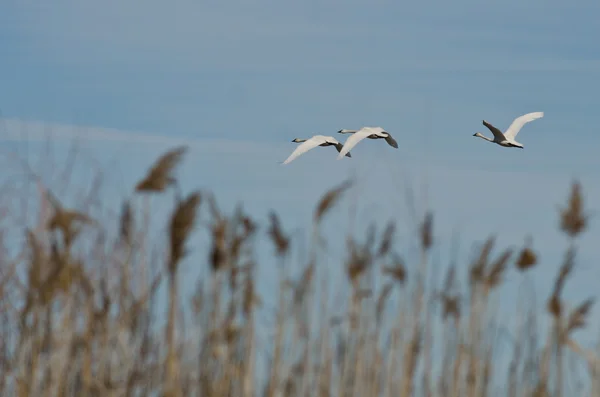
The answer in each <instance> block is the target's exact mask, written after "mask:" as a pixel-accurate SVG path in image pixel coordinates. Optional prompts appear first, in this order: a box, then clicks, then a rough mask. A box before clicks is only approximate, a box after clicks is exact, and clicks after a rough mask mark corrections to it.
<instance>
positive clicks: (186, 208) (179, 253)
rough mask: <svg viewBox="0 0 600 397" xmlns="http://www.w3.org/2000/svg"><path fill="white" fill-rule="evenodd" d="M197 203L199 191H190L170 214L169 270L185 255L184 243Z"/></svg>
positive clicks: (190, 229)
mask: <svg viewBox="0 0 600 397" xmlns="http://www.w3.org/2000/svg"><path fill="white" fill-rule="evenodd" d="M199 204H200V193H199V192H194V193H191V194H190V195H189V196H188V197H187V199H185V200H183V201H182V202H180V203H179V204H178V205H177V208H175V211H174V213H173V215H172V216H171V228H170V238H171V258H170V261H169V267H170V270H171V271H173V270H174V267H175V266H176V265H177V263H178V262H179V261H180V260H181V258H183V257H184V256H185V243H186V241H187V239H188V237H189V235H190V233H191V231H192V229H193V227H194V223H195V221H196V214H197V211H198V205H199Z"/></svg>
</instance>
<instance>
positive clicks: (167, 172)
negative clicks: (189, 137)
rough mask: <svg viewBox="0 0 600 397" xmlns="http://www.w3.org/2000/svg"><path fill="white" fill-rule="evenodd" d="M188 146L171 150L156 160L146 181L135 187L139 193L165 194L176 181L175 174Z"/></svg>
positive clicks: (145, 178)
mask: <svg viewBox="0 0 600 397" xmlns="http://www.w3.org/2000/svg"><path fill="white" fill-rule="evenodd" d="M187 150H188V148H187V147H186V146H181V147H177V148H175V149H171V150H169V151H168V152H166V153H165V154H163V155H162V156H161V157H159V158H158V160H156V162H155V163H154V164H153V165H152V166H151V167H150V169H149V170H148V172H147V173H146V176H145V177H144V179H142V180H141V181H140V182H138V184H137V185H136V186H135V190H136V191H137V192H163V191H164V190H165V189H166V188H167V187H168V186H170V185H172V184H173V183H174V182H176V181H175V178H174V177H173V175H172V174H173V172H174V170H175V168H176V167H177V165H179V163H180V162H181V160H182V159H183V155H184V154H185V153H186V152H187Z"/></svg>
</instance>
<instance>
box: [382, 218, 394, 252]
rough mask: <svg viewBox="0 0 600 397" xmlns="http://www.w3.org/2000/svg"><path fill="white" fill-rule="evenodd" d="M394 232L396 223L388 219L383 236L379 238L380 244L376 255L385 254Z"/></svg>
mask: <svg viewBox="0 0 600 397" xmlns="http://www.w3.org/2000/svg"><path fill="white" fill-rule="evenodd" d="M395 232H396V224H395V223H394V222H392V221H390V222H389V223H388V224H387V226H386V228H385V231H384V232H383V237H382V239H381V245H380V246H379V250H378V251H377V256H380V257H381V256H384V255H385V254H387V253H388V252H389V251H390V249H391V248H392V240H393V239H394V233H395Z"/></svg>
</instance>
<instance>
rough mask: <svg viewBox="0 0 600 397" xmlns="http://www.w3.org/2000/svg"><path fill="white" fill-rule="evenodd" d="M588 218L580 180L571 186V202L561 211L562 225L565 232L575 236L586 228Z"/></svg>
mask: <svg viewBox="0 0 600 397" xmlns="http://www.w3.org/2000/svg"><path fill="white" fill-rule="evenodd" d="M587 218H588V216H587V215H586V214H585V212H584V210H583V195H582V193H581V185H580V184H579V182H574V183H573V185H572V187H571V194H570V196H569V204H568V206H567V208H564V209H562V210H561V212H560V220H561V222H560V227H561V229H562V230H563V232H565V233H566V234H568V235H569V236H571V237H572V238H574V237H576V236H577V235H579V234H580V233H581V232H583V231H584V230H585V227H586V223H587Z"/></svg>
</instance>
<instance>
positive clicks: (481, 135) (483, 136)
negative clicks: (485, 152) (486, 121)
mask: <svg viewBox="0 0 600 397" xmlns="http://www.w3.org/2000/svg"><path fill="white" fill-rule="evenodd" d="M475 136H478V137H480V138H481V139H485V140H486V141H488V142H494V140H493V139H490V138H488V137H487V136H485V135H483V134H481V133H479V132H478V133H477V135H475Z"/></svg>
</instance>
